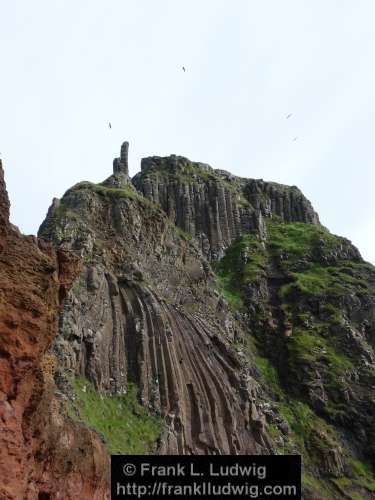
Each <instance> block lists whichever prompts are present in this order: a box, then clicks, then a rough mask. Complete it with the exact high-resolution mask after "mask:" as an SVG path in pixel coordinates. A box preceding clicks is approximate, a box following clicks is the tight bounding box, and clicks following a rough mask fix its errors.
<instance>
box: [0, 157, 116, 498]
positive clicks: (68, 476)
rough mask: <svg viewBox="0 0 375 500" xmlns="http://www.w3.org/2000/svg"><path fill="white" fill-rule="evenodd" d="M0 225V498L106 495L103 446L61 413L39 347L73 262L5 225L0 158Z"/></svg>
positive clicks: (50, 334) (74, 269) (51, 326)
mask: <svg viewBox="0 0 375 500" xmlns="http://www.w3.org/2000/svg"><path fill="white" fill-rule="evenodd" d="M0 224H1V225H0V373H1V377H0V498H2V499H4V500H5V499H8V500H20V499H27V500H34V499H48V498H57V497H55V496H54V495H56V494H57V493H59V492H61V491H64V492H65V493H64V497H63V498H66V499H70V498H71V499H73V498H77V496H78V497H79V498H83V499H84V498H87V499H89V498H90V499H92V498H96V499H103V498H106V494H107V493H106V492H107V481H108V477H107V476H106V467H107V466H106V464H107V461H108V458H107V454H106V452H105V449H104V446H103V444H102V442H101V440H100V439H99V438H98V436H97V435H96V434H95V433H93V432H92V431H90V430H88V429H87V428H84V427H83V426H82V425H78V424H76V423H74V422H72V421H71V419H69V418H68V417H67V416H66V414H65V412H64V402H63V399H61V398H60V399H59V398H57V397H56V395H55V389H54V382H53V371H54V365H55V359H54V357H53V356H52V355H50V354H49V353H48V352H47V351H48V348H49V346H50V344H51V342H52V340H53V338H54V337H55V335H56V333H57V320H58V314H59V311H60V306H61V302H62V300H63V299H64V297H65V296H66V294H67V292H68V289H69V288H70V286H71V284H72V282H73V280H74V279H75V277H76V276H77V275H78V274H79V261H78V259H77V257H75V256H73V255H72V254H68V253H66V252H64V251H63V250H56V251H55V250H54V249H53V248H52V246H51V245H50V244H47V243H45V242H42V241H40V240H38V239H37V238H35V237H32V236H29V237H26V236H22V235H21V234H20V233H19V232H18V230H17V229H16V228H15V227H14V226H12V225H11V224H10V223H9V200H8V196H7V193H6V189H5V183H4V175H3V169H2V166H1V163H0ZM64 415H65V416H64ZM59 498H61V497H59Z"/></svg>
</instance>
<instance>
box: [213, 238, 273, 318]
mask: <svg viewBox="0 0 375 500" xmlns="http://www.w3.org/2000/svg"><path fill="white" fill-rule="evenodd" d="M265 266H266V255H265V251H264V248H263V247H262V244H261V242H260V241H259V240H258V239H257V237H256V236H255V235H254V234H245V235H243V236H242V237H241V238H239V239H238V240H237V241H236V242H234V243H233V244H232V245H231V246H230V247H229V248H228V250H227V252H226V254H225V256H224V257H223V258H222V259H221V260H220V261H219V262H218V263H216V264H215V265H214V269H215V271H216V275H217V278H218V285H219V288H220V290H221V291H222V293H223V295H224V296H225V298H226V299H227V301H228V302H229V303H230V304H231V305H232V306H233V307H235V308H237V309H239V308H242V307H243V299H242V290H243V287H244V286H245V285H246V284H247V283H249V282H251V281H255V280H257V279H258V278H259V277H260V276H262V275H263V274H264V273H265Z"/></svg>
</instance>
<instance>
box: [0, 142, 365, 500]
mask: <svg viewBox="0 0 375 500" xmlns="http://www.w3.org/2000/svg"><path fill="white" fill-rule="evenodd" d="M128 147H129V145H128V143H124V144H123V146H122V148H121V153H120V156H119V158H116V159H115V160H114V162H113V174H112V175H111V176H110V177H108V179H106V180H105V181H104V182H103V183H100V184H93V183H91V182H81V183H79V184H77V185H75V186H73V187H72V188H71V189H69V190H68V191H67V192H66V193H65V194H64V196H63V197H62V198H61V200H57V199H55V200H53V203H52V205H51V207H50V209H49V211H48V214H47V217H46V219H45V221H44V222H43V224H42V225H41V227H40V230H39V237H40V239H39V240H37V239H36V238H32V237H29V238H25V237H23V236H21V235H20V234H19V233H18V232H17V231H16V230H15V229H14V228H13V227H12V226H10V225H9V223H8V210H9V203H8V199H7V196H6V193H5V187H4V185H3V180H2V177H1V176H0V187H1V188H2V189H1V196H0V207H1V213H0V217H3V220H4V224H3V225H2V226H1V229H0V280H1V285H2V286H1V289H2V290H3V289H4V290H5V292H4V293H3V295H2V301H0V308H1V307H2V304H5V306H4V307H3V309H0V318H1V321H2V328H1V330H0V331H1V337H0V349H1V353H3V352H4V355H3V356H2V357H1V362H2V363H3V366H2V368H1V370H2V372H4V373H6V374H7V375H6V377H5V379H4V381H1V383H2V384H3V388H2V389H1V390H2V392H0V394H1V397H2V400H3V401H4V402H6V404H5V403H3V407H2V411H8V410H7V409H9V405H11V407H12V408H13V409H12V411H11V412H10V413H9V414H10V415H13V414H14V416H12V417H6V418H7V419H8V420H7V421H5V420H4V418H3V422H6V423H5V425H4V432H3V433H2V435H3V436H5V437H3V438H2V439H3V440H5V439H9V441H3V442H4V446H3V447H2V453H3V457H2V458H1V461H0V467H3V469H2V471H1V472H4V474H3V475H4V477H9V478H12V479H13V478H18V479H19V481H20V484H21V486H20V489H19V490H17V492H16V493H15V490H14V486H12V484H13V482H12V481H9V482H8V483H6V484H4V485H1V487H2V488H3V491H4V492H6V494H7V495H8V497H7V496H5V497H4V498H17V497H16V496H15V495H16V494H18V493H19V494H20V495H22V494H24V495H25V492H27V494H28V495H29V496H26V498H30V499H31V498H37V495H38V494H39V493H40V495H41V496H40V497H39V498H41V499H43V498H55V497H56V498H58V496H57V492H58V494H60V495H65V496H64V497H63V498H76V496H73V488H78V490H77V491H80V498H98V499H99V498H103V497H104V498H105V496H104V495H105V494H106V491H107V490H106V488H107V486H108V483H107V481H108V475H107V473H108V455H109V453H137V454H144V453H162V454H165V453H171V454H177V453H182V454H223V453H230V454H246V453H256V454H257V453H262V454H271V453H286V454H289V453H297V454H301V455H302V457H303V489H304V498H306V499H308V500H313V499H314V500H317V499H324V500H325V499H328V500H330V499H332V500H333V499H337V498H364V499H371V498H374V496H375V476H374V466H375V447H374V442H375V426H374V425H375V424H374V418H373V415H374V414H375V400H374V389H375V269H374V267H373V266H372V265H370V264H368V263H366V262H364V261H363V259H362V257H361V255H360V253H359V251H358V250H357V249H356V248H355V247H354V246H353V245H352V244H351V242H350V241H348V240H346V239H344V238H340V237H339V236H335V235H333V234H331V233H330V232H329V231H328V230H327V229H326V228H324V227H323V226H322V225H321V224H320V222H319V218H318V215H317V214H316V213H315V211H314V209H313V207H312V205H311V203H310V202H309V201H308V200H307V199H306V198H305V197H304V195H303V194H302V193H301V192H300V190H299V189H298V188H296V187H294V186H292V187H289V186H283V185H280V184H275V183H272V182H265V181H263V180H259V179H258V180H253V179H245V178H239V177H235V176H233V175H231V174H230V173H228V172H224V171H220V170H214V169H212V168H211V167H209V166H208V165H205V164H202V163H197V162H192V161H190V160H188V159H186V158H183V157H179V156H171V157H168V158H159V157H152V158H146V159H145V160H143V161H142V170H141V172H140V173H139V174H137V175H136V176H135V177H134V178H133V179H130V178H129V172H128V156H127V155H128ZM51 245H52V246H51ZM73 256H75V257H73ZM77 259H79V261H80V262H81V266H80V267H78V266H77ZM71 282H73V284H72V286H71V288H70V290H69V291H68V288H69V286H70V284H71ZM3 298H4V300H3ZM9 311H10V313H11V315H12V317H13V316H14V317H15V318H16V319H15V321H14V322H13V320H12V319H11V320H10V321H8V319H7V318H8V314H9ZM12 311H14V313H13V312H12ZM57 314H58V315H59V320H58V332H57V335H55V333H56V331H55V328H56V315H57ZM24 321H25V323H23V322H24ZM3 332H6V334H3ZM24 370H26V371H24ZM25 373H27V377H25V376H24V375H25ZM3 395H4V396H3ZM14 395H16V396H14ZM12 412H14V413H12ZM58 415H59V416H58ZM57 435H58V436H61V438H60V439H59V440H57V441H56V440H55V441H53V438H54V437H55V436H57ZM64 443H65V447H64ZM66 443H69V446H67V445H66ZM104 447H105V448H104ZM3 450H5V452H4V451H3ZM25 450H26V452H27V453H26V454H23V452H24V451H25ZM13 456H14V457H16V458H15V459H14V461H13V458H11V457H13ZM8 464H10V465H8ZM17 484H18V483H17ZM12 488H13V490H12ZM0 491H1V490H0ZM12 495H13V496H12ZM33 495H34V496H33ZM43 495H44V496H43ZM48 495H49V496H48ZM90 495H91V496H90ZM95 495H96V496H95ZM21 498H22V496H21Z"/></svg>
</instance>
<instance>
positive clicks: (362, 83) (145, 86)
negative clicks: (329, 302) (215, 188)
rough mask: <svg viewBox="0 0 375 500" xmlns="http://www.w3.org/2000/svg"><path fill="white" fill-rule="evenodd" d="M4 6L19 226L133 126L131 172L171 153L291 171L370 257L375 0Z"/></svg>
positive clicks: (247, 172)
mask: <svg viewBox="0 0 375 500" xmlns="http://www.w3.org/2000/svg"><path fill="white" fill-rule="evenodd" d="M0 19H1V28H0V62H1V67H0V70H1V76H0V86H1V88H0V152H1V156H2V158H3V162H4V167H5V173H6V180H7V184H8V191H9V194H10V198H11V202H12V220H13V222H14V223H15V224H17V225H18V226H19V227H20V228H21V229H22V231H24V232H26V233H36V231H37V228H38V226H39V225H40V223H41V222H42V220H43V218H44V216H45V213H46V211H47V208H48V206H49V205H50V202H51V199H52V197H54V196H57V197H60V196H61V195H62V194H63V193H64V192H65V190H66V189H68V188H69V187H70V186H71V185H72V184H74V183H76V182H79V181H81V180H91V181H94V182H99V181H102V180H103V179H104V178H106V177H107V176H108V175H110V173H111V172H112V159H113V157H114V156H118V154H119V149H120V145H121V142H122V141H123V140H126V139H127V140H129V141H130V164H131V173H132V174H135V173H136V172H137V171H138V170H139V168H140V159H141V158H142V157H144V156H149V155H154V154H155V155H169V154H171V153H176V154H181V155H184V156H187V157H189V158H191V159H192V160H196V161H203V162H207V163H209V164H211V165H212V166H213V167H215V168H223V169H226V170H230V171H231V172H233V173H234V174H237V175H241V176H246V177H253V178H263V179H265V180H273V181H278V182H282V183H286V184H295V185H298V186H299V187H300V188H301V189H302V190H303V192H304V193H305V194H306V195H307V196H308V197H309V199H310V200H311V201H312V203H313V205H314V207H315V209H316V210H317V211H318V212H319V214H320V217H321V221H322V223H323V224H324V225H326V226H327V227H328V228H329V229H330V230H332V231H333V232H335V233H337V234H340V235H343V236H346V237H348V238H349V239H351V240H352V241H353V242H354V243H355V244H356V245H357V246H358V247H359V248H360V250H361V252H362V254H363V256H364V257H365V258H366V259H368V260H370V261H372V262H374V263H375V221H374V218H373V214H374V209H375V196H374V195H373V194H374V190H375V189H374V186H375V169H374V159H375V137H374V132H375V131H374V118H375V64H374V54H375V29H374V19H375V2H374V0H107V1H104V0H100V1H99V0H74V1H73V0H48V1H47V0H44V1H41V0H33V1H30V0H12V1H9V0H8V1H7V0H0ZM182 66H185V67H186V68H187V71H186V73H184V72H183V71H182ZM288 113H293V116H292V117H291V118H290V119H288V120H286V118H285V117H286V115H287V114H288ZM109 121H111V122H112V129H111V130H110V129H109V127H108V122H109ZM296 136H297V137H298V139H297V140H296V141H293V138H294V137H296Z"/></svg>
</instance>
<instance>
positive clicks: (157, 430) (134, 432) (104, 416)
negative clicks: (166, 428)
mask: <svg viewBox="0 0 375 500" xmlns="http://www.w3.org/2000/svg"><path fill="white" fill-rule="evenodd" d="M74 389H75V400H74V402H73V403H72V404H71V408H70V415H71V416H72V418H74V419H78V420H80V421H83V422H84V423H85V424H86V425H87V426H88V427H91V428H92V429H95V430H96V431H97V432H99V434H101V435H102V436H103V438H104V441H105V442H106V444H107V447H108V450H109V451H110V453H111V454H135V455H142V454H147V453H151V452H152V451H153V450H154V447H155V443H156V441H157V439H158V438H159V436H160V434H161V431H162V419H161V418H159V417H157V416H152V415H150V414H149V413H148V412H147V410H146V409H145V408H144V407H143V406H142V405H140V403H139V402H138V400H137V392H136V388H135V386H132V385H130V386H129V388H128V392H127V394H125V395H121V396H107V395H102V394H99V393H98V392H97V391H96V390H95V389H94V387H93V385H92V384H91V383H90V382H88V381H87V380H85V379H83V378H77V379H75V381H74Z"/></svg>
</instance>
